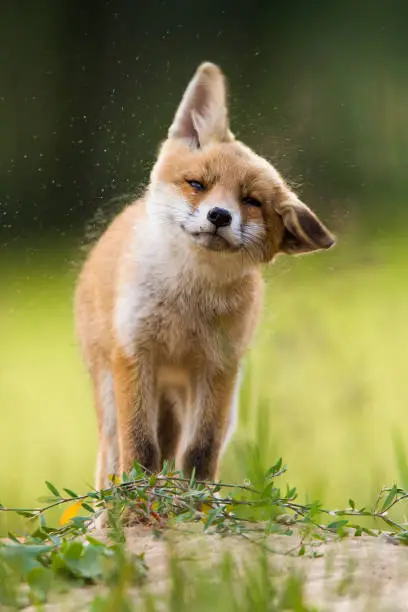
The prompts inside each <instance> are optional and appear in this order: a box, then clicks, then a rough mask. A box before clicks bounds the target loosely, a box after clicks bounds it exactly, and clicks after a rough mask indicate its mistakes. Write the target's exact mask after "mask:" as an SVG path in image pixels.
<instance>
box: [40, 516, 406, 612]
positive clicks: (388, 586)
mask: <svg viewBox="0 0 408 612" xmlns="http://www.w3.org/2000/svg"><path fill="white" fill-rule="evenodd" d="M94 535H95V537H99V538H100V539H104V537H105V534H104V533H103V532H95V533H94ZM126 535H127V545H128V548H129V550H131V551H132V552H135V553H141V552H144V553H145V560H146V562H147V565H148V567H149V572H148V579H147V584H146V587H145V588H147V589H150V590H151V591H152V592H153V593H155V594H160V593H164V592H165V591H166V588H167V587H168V584H169V578H168V563H167V561H168V554H169V553H168V551H169V543H168V540H170V541H171V544H172V547H173V549H174V550H175V551H176V552H177V554H178V556H179V557H182V558H183V559H185V561H183V563H191V562H192V559H193V560H194V561H193V562H194V563H195V564H197V563H198V564H199V565H200V567H202V568H203V569H205V570H206V571H214V567H215V566H216V563H217V561H218V560H219V559H220V558H221V556H222V555H223V554H224V553H225V552H227V551H229V552H230V553H231V554H232V555H233V556H234V559H236V561H237V562H238V565H239V566H240V567H242V565H243V563H250V562H251V556H252V555H254V554H255V552H256V551H255V549H257V547H255V546H254V545H253V544H252V543H249V542H246V541H245V540H243V539H242V538H239V537H234V538H232V537H228V538H224V539H222V538H220V537H219V536H211V535H204V534H196V535H194V534H193V535H189V536H186V534H184V533H183V532H182V531H181V532H176V533H174V532H172V533H171V534H169V536H167V537H166V538H164V539H159V540H157V539H155V538H154V537H153V536H152V533H151V531H150V530H149V529H148V528H146V527H132V528H129V529H127V533H126ZM166 540H167V541H166ZM296 544H297V540H296V537H295V536H290V537H286V536H270V539H269V545H270V546H271V547H273V548H274V549H275V550H276V549H279V550H281V551H284V550H288V549H290V548H292V547H294V546H295V545H296ZM319 552H322V553H323V556H322V557H320V558H316V559H313V558H308V557H289V556H285V555H280V554H271V555H270V563H271V571H274V570H275V571H279V572H280V573H282V572H283V573H285V572H286V570H290V569H291V568H294V569H296V570H297V571H298V572H299V573H300V574H301V575H302V576H304V578H305V581H306V596H307V602H308V603H309V604H313V605H314V606H316V607H317V609H318V610H319V611H320V610H322V611H327V612H329V611H330V612H360V611H364V612H365V611H370V612H375V611H387V612H400V611H405V610H406V611H408V547H405V546H402V545H395V544H392V543H390V542H389V541H387V540H385V539H384V538H382V537H380V538H370V537H361V538H350V539H346V540H343V541H338V542H331V543H329V544H324V545H322V547H321V548H320V549H319ZM243 560H245V561H243ZM195 567H197V565H195ZM97 592H98V587H90V588H85V589H76V590H75V589H74V590H72V591H70V592H69V595H68V596H67V597H63V598H62V599H61V598H59V600H58V603H57V602H55V603H50V604H48V605H47V606H45V608H44V609H45V610H46V611H47V612H57V611H60V610H61V611H67V612H71V611H72V612H73V611H74V610H75V611H80V610H86V609H88V608H89V604H90V602H91V601H92V600H93V598H94V597H95V595H96V593H97ZM132 597H133V598H134V599H135V602H137V599H138V597H139V595H138V591H137V589H135V590H134V591H132ZM33 610H34V609H33Z"/></svg>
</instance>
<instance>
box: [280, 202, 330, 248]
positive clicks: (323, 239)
mask: <svg viewBox="0 0 408 612" xmlns="http://www.w3.org/2000/svg"><path fill="white" fill-rule="evenodd" d="M279 208H280V210H279V211H278V212H279V214H280V215H281V217H282V221H283V225H284V232H283V238H282V242H281V246H280V250H281V251H282V252H283V253H289V254H291V255H297V254H301V253H311V252H312V251H317V250H319V249H329V248H330V247H331V246H333V245H334V243H335V239H334V236H333V235H332V234H331V233H330V232H329V230H328V229H327V228H326V227H325V226H324V225H323V223H322V222H321V221H320V220H319V219H318V217H317V216H316V215H315V214H314V213H313V212H312V211H311V210H310V208H308V207H307V206H306V205H305V204H303V202H301V201H300V200H298V199H297V198H296V199H295V200H294V201H293V202H292V201H286V202H283V203H282V205H281V206H280V207H279Z"/></svg>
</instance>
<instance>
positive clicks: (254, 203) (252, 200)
mask: <svg viewBox="0 0 408 612" xmlns="http://www.w3.org/2000/svg"><path fill="white" fill-rule="evenodd" d="M242 201H243V203H244V204H246V205H247V206H256V207H257V208H260V207H261V206H262V204H261V202H260V201H259V200H257V199H256V198H251V197H249V196H248V197H246V198H242Z"/></svg>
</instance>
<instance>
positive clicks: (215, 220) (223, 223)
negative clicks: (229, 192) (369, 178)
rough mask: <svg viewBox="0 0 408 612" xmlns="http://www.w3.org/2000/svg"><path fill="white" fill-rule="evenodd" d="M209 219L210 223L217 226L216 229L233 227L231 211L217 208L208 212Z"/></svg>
mask: <svg viewBox="0 0 408 612" xmlns="http://www.w3.org/2000/svg"><path fill="white" fill-rule="evenodd" d="M207 219H208V221H210V223H212V224H213V225H215V227H216V228H219V227H227V226H228V225H231V221H232V215H231V213H230V212H229V210H226V209H225V208H219V207H218V206H215V207H214V208H211V209H210V210H209V211H208V213H207Z"/></svg>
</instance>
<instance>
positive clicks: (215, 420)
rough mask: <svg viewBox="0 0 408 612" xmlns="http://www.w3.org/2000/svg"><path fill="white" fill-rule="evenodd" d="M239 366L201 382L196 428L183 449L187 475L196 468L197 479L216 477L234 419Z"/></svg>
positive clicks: (212, 478) (196, 408) (184, 468)
mask: <svg viewBox="0 0 408 612" xmlns="http://www.w3.org/2000/svg"><path fill="white" fill-rule="evenodd" d="M237 378H238V368H237V367H236V368H235V367H234V368H233V369H230V370H229V371H223V372H218V373H217V374H215V375H214V376H213V377H212V378H211V379H208V380H205V381H202V382H201V383H200V384H199V385H198V390H197V397H196V407H195V410H196V411H197V412H196V415H195V428H194V433H193V436H192V439H191V440H190V441H189V444H188V446H187V448H186V450H185V452H184V456H183V460H182V467H183V472H184V474H186V475H191V473H192V471H193V469H195V475H196V477H197V479H198V480H215V479H216V477H217V470H218V463H219V459H220V456H221V452H222V450H223V447H224V443H225V440H226V437H227V435H228V433H229V429H230V427H229V426H230V423H231V422H232V421H233V420H234V418H233V414H232V413H233V412H234V411H235V397H236V384H237Z"/></svg>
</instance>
